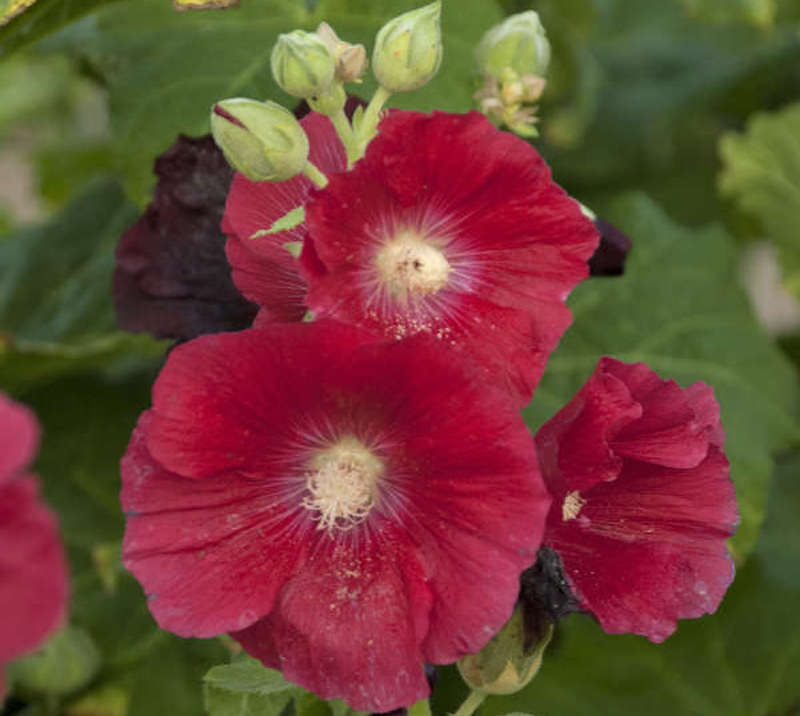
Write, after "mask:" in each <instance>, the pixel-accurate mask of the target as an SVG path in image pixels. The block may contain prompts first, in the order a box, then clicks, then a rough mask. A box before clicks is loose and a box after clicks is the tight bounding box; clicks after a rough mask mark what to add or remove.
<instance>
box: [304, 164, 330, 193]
mask: <svg viewBox="0 0 800 716" xmlns="http://www.w3.org/2000/svg"><path fill="white" fill-rule="evenodd" d="M303 174H305V175H306V176H307V177H308V178H309V179H311V181H313V182H314V183H315V184H316V185H317V186H318V187H319V188H320V189H324V188H325V187H326V186H328V177H326V176H325V175H324V174H323V173H322V172H321V171H320V170H319V169H317V167H315V166H314V165H313V164H312V163H311V162H309V161H306V165H305V166H304V167H303Z"/></svg>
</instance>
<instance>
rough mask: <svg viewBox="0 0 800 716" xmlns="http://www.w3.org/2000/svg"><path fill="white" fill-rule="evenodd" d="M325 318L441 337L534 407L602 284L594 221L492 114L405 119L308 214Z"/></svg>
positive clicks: (316, 199) (389, 123)
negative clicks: (595, 269) (574, 306)
mask: <svg viewBox="0 0 800 716" xmlns="http://www.w3.org/2000/svg"><path fill="white" fill-rule="evenodd" d="M306 216H307V224H308V231H309V234H310V237H311V239H312V240H313V241H307V242H306V245H305V246H304V250H303V256H302V261H303V264H304V267H305V270H306V273H305V275H306V280H307V281H308V284H309V295H308V300H307V302H308V306H309V308H311V309H312V310H313V311H314V313H315V315H319V316H330V317H334V318H337V319H339V320H343V321H346V322H348V323H354V324H357V325H360V326H362V327H364V328H366V329H368V330H370V331H372V332H375V333H376V334H379V335H381V336H387V337H391V338H396V339H397V338H405V337H408V336H411V335H416V334H418V333H427V334H429V335H431V336H433V337H435V338H438V339H440V340H441V342H442V343H443V344H444V345H448V346H456V347H458V348H460V349H462V350H463V351H464V352H466V353H468V354H470V355H472V356H474V357H475V358H477V359H478V361H479V363H480V365H481V366H482V367H483V368H484V373H485V374H484V379H485V378H487V377H489V378H492V379H497V376H500V377H501V379H504V382H506V383H507V386H508V387H510V388H511V389H512V391H513V393H514V394H515V395H517V396H519V399H520V401H521V402H527V400H528V399H530V397H531V395H532V393H533V390H534V388H535V386H536V383H537V382H538V380H539V378H540V377H541V374H542V371H543V369H544V365H545V362H546V360H547V357H548V356H549V355H550V353H551V351H552V350H553V349H554V348H555V346H556V344H557V343H558V341H559V339H560V337H561V335H562V333H563V332H564V330H565V329H566V328H567V326H568V325H569V323H570V320H571V315H570V312H569V310H568V309H567V307H566V306H565V305H564V300H565V298H566V297H567V295H568V294H569V292H570V291H571V290H572V288H573V287H574V286H575V285H576V284H577V283H578V282H579V281H581V280H582V279H584V278H586V276H587V275H588V268H587V261H588V259H589V258H590V257H591V255H592V253H593V252H594V250H595V248H596V247H597V243H598V234H597V231H596V230H595V228H594V226H593V224H592V222H591V221H590V220H589V219H587V218H586V217H584V216H583V214H582V213H581V211H580V208H579V206H578V204H577V203H576V202H575V201H573V200H572V199H570V198H569V197H568V196H567V195H566V194H565V193H564V191H563V190H562V189H561V188H560V187H558V186H557V185H556V184H555V183H554V182H553V181H552V179H551V176H550V170H549V169H548V167H547V165H546V164H545V162H544V160H543V159H542V158H541V157H540V156H539V154H538V153H537V152H536V150H535V149H533V147H531V146H530V145H529V144H528V143H527V142H525V141H523V140H521V139H519V138H518V137H515V136H513V135H511V134H508V133H506V132H501V131H499V130H497V129H496V128H495V127H494V126H493V125H492V124H491V123H490V122H489V121H488V120H487V119H486V118H485V117H484V116H483V115H480V114H477V113H471V114H466V115H451V114H444V113H438V112H435V113H434V114H433V115H430V116H429V115H423V114H419V113H416V112H401V111H397V112H393V113H391V114H390V115H389V116H388V117H387V118H386V119H384V120H383V121H382V122H381V125H380V132H379V134H378V136H377V137H376V138H375V139H374V140H373V141H372V142H371V144H370V145H369V147H368V149H367V153H366V155H365V157H364V158H363V159H362V160H361V161H359V162H358V163H357V164H356V165H355V167H354V168H353V170H352V171H349V172H343V173H340V174H338V175H336V176H333V177H332V178H331V181H330V183H329V184H328V186H327V187H326V188H325V189H324V190H322V191H318V192H314V194H313V195H312V196H311V199H310V202H309V204H308V206H307V208H306Z"/></svg>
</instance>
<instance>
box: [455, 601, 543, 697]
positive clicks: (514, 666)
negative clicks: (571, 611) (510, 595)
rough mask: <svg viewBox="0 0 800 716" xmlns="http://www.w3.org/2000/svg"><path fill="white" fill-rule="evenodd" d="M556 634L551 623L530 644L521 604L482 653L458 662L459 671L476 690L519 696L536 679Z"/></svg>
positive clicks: (471, 655) (485, 692)
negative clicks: (546, 649) (546, 651)
mask: <svg viewBox="0 0 800 716" xmlns="http://www.w3.org/2000/svg"><path fill="white" fill-rule="evenodd" d="M552 635H553V623H552V622H548V623H547V625H546V628H545V629H544V631H543V633H542V635H541V637H540V638H539V639H537V640H534V642H533V643H532V644H530V643H529V641H530V635H529V634H527V633H526V629H525V617H524V615H523V613H522V609H521V607H520V606H519V605H518V606H517V608H516V609H514V613H513V614H512V615H511V619H509V620H508V622H507V623H506V625H505V626H504V627H503V628H502V629H501V630H500V631H499V632H498V633H497V634H496V635H495V636H494V637H493V638H492V640H491V641H490V642H489V643H488V644H487V645H486V646H485V647H483V649H481V651H480V652H478V653H477V654H470V655H468V656H465V657H464V658H463V659H461V660H460V661H459V662H458V664H457V665H458V671H459V673H460V674H461V677H462V678H463V679H464V681H465V682H466V683H467V685H468V686H469V687H470V688H471V689H472V690H473V691H479V692H481V693H484V694H513V693H516V692H517V691H519V690H521V689H523V688H524V687H525V686H527V685H528V683H529V682H530V680H531V679H532V678H533V677H534V676H536V673H537V672H538V671H539V667H540V666H541V665H542V655H543V654H544V650H545V648H546V647H547V645H548V644H549V643H550V638H551V637H552Z"/></svg>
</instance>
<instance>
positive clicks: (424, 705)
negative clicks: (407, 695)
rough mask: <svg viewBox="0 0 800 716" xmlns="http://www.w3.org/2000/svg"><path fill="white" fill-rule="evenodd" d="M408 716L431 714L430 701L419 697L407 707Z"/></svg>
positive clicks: (427, 715)
mask: <svg viewBox="0 0 800 716" xmlns="http://www.w3.org/2000/svg"><path fill="white" fill-rule="evenodd" d="M408 716H431V702H430V701H428V699H420V700H419V701H417V702H416V703H414V704H412V705H411V706H409V707H408Z"/></svg>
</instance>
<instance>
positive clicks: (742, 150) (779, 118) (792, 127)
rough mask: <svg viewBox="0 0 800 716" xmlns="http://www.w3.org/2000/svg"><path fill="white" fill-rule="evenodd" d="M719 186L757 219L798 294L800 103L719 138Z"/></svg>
mask: <svg viewBox="0 0 800 716" xmlns="http://www.w3.org/2000/svg"><path fill="white" fill-rule="evenodd" d="M720 154H721V155H722V160H723V162H724V169H723V171H722V174H721V176H720V189H721V190H722V192H723V193H724V194H727V195H728V196H730V197H733V198H735V199H736V200H737V202H738V203H739V205H740V206H741V207H742V208H743V209H744V210H745V211H747V212H750V213H752V214H753V215H754V216H756V217H757V218H758V219H760V221H761V223H762V224H763V226H764V228H765V229H766V232H767V235H768V237H769V238H771V239H772V240H773V241H775V243H776V244H777V245H778V248H779V253H780V261H781V265H782V267H783V281H784V285H785V286H786V288H787V289H788V290H789V291H791V292H792V293H793V294H794V295H795V296H798V297H800V241H798V235H797V227H798V225H800V103H798V104H793V105H791V106H789V107H787V108H785V109H783V110H781V111H780V112H773V113H769V114H766V113H765V114H758V115H756V116H754V117H753V118H752V119H751V120H750V121H749V122H748V123H747V131H746V132H745V133H744V134H738V133H730V134H726V135H725V136H724V137H723V138H722V140H721V141H720Z"/></svg>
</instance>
